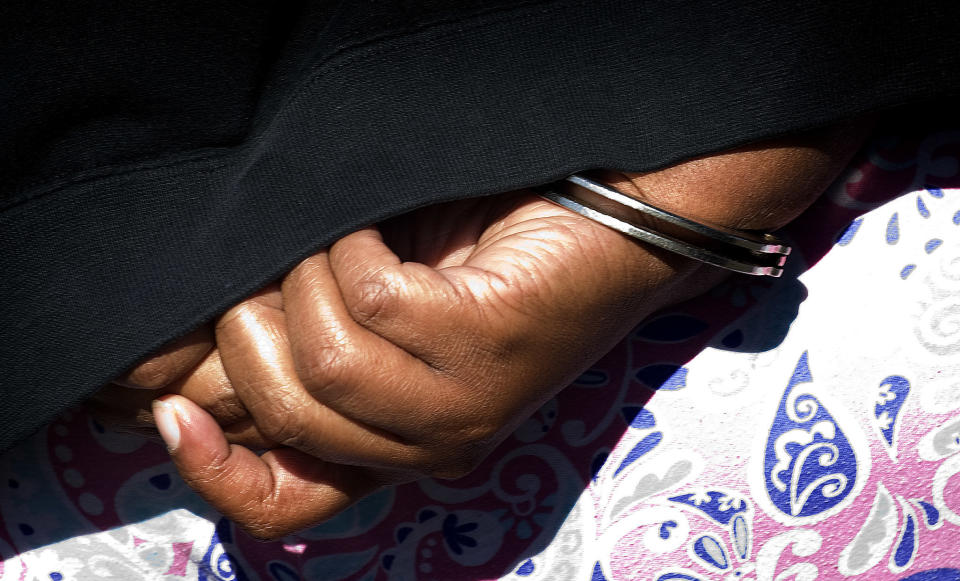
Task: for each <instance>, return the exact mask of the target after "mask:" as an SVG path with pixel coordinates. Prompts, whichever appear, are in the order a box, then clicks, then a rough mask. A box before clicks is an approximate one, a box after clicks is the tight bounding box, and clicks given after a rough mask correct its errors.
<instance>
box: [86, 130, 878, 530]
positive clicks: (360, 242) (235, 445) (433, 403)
mask: <svg viewBox="0 0 960 581" xmlns="http://www.w3.org/2000/svg"><path fill="white" fill-rule="evenodd" d="M865 128H866V124H865V123H858V124H855V125H851V126H844V127H834V128H831V129H827V130H821V131H818V132H815V133H811V134H808V135H804V136H800V137H792V138H785V139H780V140H776V141H770V142H766V143H762V144H758V145H754V146H751V147H746V148H741V149H738V150H735V151H731V152H726V153H723V154H717V155H711V156H705V157H703V158H699V159H695V160H691V161H688V162H685V163H681V164H678V165H675V166H672V167H669V168H666V169H664V170H660V171H657V172H651V173H648V174H619V173H614V172H607V173H605V174H601V179H603V180H604V181H606V182H607V183H609V184H611V185H613V186H614V187H617V188H618V189H620V190H621V191H624V192H626V193H628V194H630V195H633V196H636V197H637V198H640V199H645V200H647V201H650V202H651V203H653V204H655V205H657V206H659V207H662V208H664V209H667V210H671V211H674V212H676V213H678V214H681V215H684V216H687V217H690V218H692V219H695V220H699V221H703V222H707V223H711V224H716V225H723V226H729V227H734V228H747V229H758V230H771V229H776V228H778V227H780V226H783V225H785V224H787V223H788V222H790V221H791V220H792V219H794V218H795V217H796V216H797V215H798V214H799V213H800V212H802V211H803V210H804V209H805V208H807V207H808V206H809V205H810V204H811V203H812V202H813V200H815V199H816V197H818V196H819V195H820V193H821V192H822V191H823V190H824V189H825V188H826V187H827V185H829V183H830V182H831V181H832V180H833V179H834V178H835V177H836V175H837V173H839V171H840V170H841V169H842V168H843V167H844V166H845V165H846V163H847V162H848V160H849V158H850V156H851V155H852V154H853V152H854V151H855V150H856V148H857V147H858V146H859V144H860V142H861V141H862V139H863V135H864V133H865ZM705 193H708V194H705ZM586 265H588V266H586ZM725 276H726V274H725V273H724V272H723V271H720V270H719V269H716V268H713V267H710V266H706V265H702V264H700V263H695V262H693V261H689V260H687V259H684V258H682V257H679V256H675V255H671V254H669V253H666V252H661V251H659V250H658V249H654V248H651V247H648V246H646V245H644V244H640V243H637V242H635V241H633V240H631V239H628V238H626V237H624V236H622V235H620V234H619V233H617V232H614V231H612V230H610V229H608V228H606V227H604V226H601V225H599V224H596V223H594V222H592V221H589V220H587V219H584V218H582V217H580V216H577V215H575V214H572V213H571V212H568V211H567V210H565V209H563V208H560V207H558V206H555V205H553V204H550V203H548V202H545V201H543V200H541V199H540V198H538V197H536V196H534V195H533V194H531V193H529V192H513V193H510V194H505V195H502V196H496V197H491V198H484V199H476V200H465V201H462V202H456V203H451V204H444V205H441V206H435V207H431V208H426V209H423V210H420V211H417V212H413V213H411V214H409V215H405V216H401V217H399V218H396V219H394V220H391V221H389V222H387V223H385V224H381V225H379V226H374V227H369V228H365V229H363V230H360V231H358V232H355V233H353V234H351V235H348V236H346V237H344V238H343V239H341V240H339V241H338V242H336V243H335V244H333V245H332V246H331V247H330V248H329V249H326V250H324V251H322V252H320V253H318V254H316V255H314V256H312V257H310V258H308V259H307V260H305V261H304V262H303V263H301V264H300V265H298V266H297V267H296V268H295V269H294V270H293V271H291V272H290V273H289V274H288V275H287V276H286V277H284V279H283V280H282V281H279V282H278V283H276V284H274V285H271V286H270V287H268V288H266V289H264V290H263V291H261V292H259V293H257V294H256V295H254V296H253V297H250V298H249V299H247V300H246V301H244V302H242V303H240V304H239V305H236V306H235V307H234V308H232V309H231V310H229V311H228V312H227V313H225V314H224V315H223V316H221V317H220V318H219V319H218V321H217V322H216V323H215V325H214V326H213V327H205V328H203V329H200V330H198V331H196V332H195V333H193V334H191V335H190V336H188V337H186V338H184V339H181V340H180V341H178V342H176V343H175V344H172V345H171V346H170V348H168V349H165V350H163V351H162V352H160V353H158V354H157V355H155V356H153V357H152V358H149V359H147V360H145V361H144V362H143V363H141V364H140V365H138V366H137V367H135V368H134V369H133V370H131V371H130V372H129V373H128V374H127V375H125V376H124V377H123V378H122V380H121V381H122V383H124V384H126V385H128V386H129V385H137V386H140V387H145V388H150V389H149V390H143V389H139V390H136V389H130V388H129V387H121V386H119V385H115V386H110V387H107V388H105V389H104V390H103V391H101V392H100V393H99V394H98V395H97V396H96V397H95V398H94V400H93V401H92V403H91V405H92V406H94V408H95V409H96V410H97V411H98V412H99V413H100V414H101V415H104V416H108V417H109V418H111V419H112V420H113V422H114V423H115V424H119V425H122V426H125V427H127V428H132V429H138V430H146V429H151V426H152V425H153V424H152V422H153V421H154V420H155V421H156V422H157V423H158V425H159V427H160V431H161V433H162V435H163V437H164V439H165V441H166V442H167V445H168V449H169V450H170V453H171V457H172V459H173V461H174V463H175V464H176V466H177V468H178V469H179V471H180V473H181V474H182V475H183V477H184V479H185V480H186V482H187V483H189V484H190V485H191V486H192V487H193V488H194V489H195V490H197V492H198V493H200V494H201V495H202V496H204V498H206V499H207V500H208V501H209V502H210V503H211V504H212V505H213V506H214V507H216V508H217V509H218V510H220V511H221V512H223V513H224V514H225V515H227V516H228V517H230V518H231V519H233V520H234V521H235V522H237V523H238V524H239V525H240V526H241V527H243V528H245V529H246V530H247V531H248V532H250V533H251V534H253V535H254V536H257V537H259V538H276V537H279V536H282V535H284V534H288V533H290V532H293V531H296V530H299V529H302V528H304V527H307V526H310V525H311V524H314V523H316V522H320V521H323V520H325V519H328V518H330V517H332V516H334V515H335V514H337V513H338V512H339V511H341V510H343V509H344V508H346V507H347V506H349V505H350V504H352V503H353V502H355V501H356V500H358V499H360V498H362V497H363V496H365V495H367V494H369V493H371V492H372V491H374V490H376V489H377V488H379V487H381V486H385V485H391V484H397V483H401V482H407V481H411V480H414V479H418V478H423V477H428V476H433V477H445V478H446V477H457V476H460V475H463V474H466V473H468V472H470V471H471V470H472V469H473V468H474V467H475V466H476V465H477V464H478V463H479V462H480V461H481V460H482V459H483V458H484V457H485V456H486V455H487V454H488V453H489V452H490V451H491V450H492V449H493V448H494V447H496V445H497V444H499V443H500V442H501V441H502V440H503V439H504V438H505V437H506V436H507V435H508V434H509V433H510V432H511V431H512V430H513V429H514V428H515V427H516V426H517V425H518V424H519V423H520V422H522V421H523V420H524V419H525V418H526V417H528V416H529V415H530V414H531V413H532V412H533V411H535V410H536V409H537V408H538V407H539V406H540V405H542V404H543V403H544V402H545V401H546V400H547V399H549V398H550V397H552V396H553V395H554V394H555V393H556V392H557V391H559V390H560V389H561V388H562V387H563V386H565V385H567V384H568V383H569V382H570V381H572V380H573V379H574V378H575V377H576V376H577V375H578V374H579V373H580V372H582V371H583V370H584V369H585V368H586V367H588V366H589V365H590V364H591V363H592V362H593V361H595V360H596V359H598V358H599V357H600V356H602V355H603V354H604V353H605V352H606V351H607V350H609V349H610V348H611V347H612V346H613V345H614V344H615V343H616V342H617V341H619V340H620V339H621V338H622V337H623V336H624V335H625V334H626V333H628V332H629V331H630V329H632V328H633V327H634V326H636V324H637V323H639V322H640V321H641V320H642V319H643V318H645V317H646V316H648V315H649V314H651V313H652V312H654V311H655V310H657V309H659V308H662V307H663V306H665V305H668V304H671V303H675V302H679V301H681V300H683V299H685V298H689V297H692V296H695V295H697V294H699V293H701V292H703V291H704V290H707V289H708V288H710V287H712V286H714V285H715V284H716V283H717V282H719V281H720V280H722V279H723V278H724V277H725ZM157 390H160V391H162V393H164V394H166V395H164V396H163V397H161V398H160V399H159V400H158V401H157V402H155V403H154V404H153V412H154V414H155V415H154V416H151V414H150V412H149V411H148V402H149V401H150V400H151V399H153V398H154V397H156V396H157V394H158V392H157ZM267 448H269V451H267V452H266V453H262V454H259V455H258V454H257V453H254V452H253V451H251V450H252V449H254V450H256V449H267Z"/></svg>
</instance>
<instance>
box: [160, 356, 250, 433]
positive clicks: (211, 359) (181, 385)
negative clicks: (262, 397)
mask: <svg viewBox="0 0 960 581" xmlns="http://www.w3.org/2000/svg"><path fill="white" fill-rule="evenodd" d="M166 391H167V392H168V393H174V394H178V395H182V396H183V397H185V398H187V399H189V400H191V401H193V402H194V403H195V404H197V405H199V406H200V407H201V408H203V409H204V410H206V412H207V413H209V414H210V415H212V416H213V417H214V419H216V420H217V423H218V424H220V425H221V426H225V425H229V424H231V423H233V422H236V421H239V420H243V419H246V418H249V415H250V414H249V412H247V408H245V407H243V402H241V401H240V398H239V397H237V394H236V392H235V391H234V389H233V385H232V384H231V383H230V378H228V377H227V372H226V371H225V370H224V369H223V362H222V360H221V358H220V350H219V349H214V350H213V351H211V352H210V353H208V354H207V356H206V357H205V358H204V359H203V361H201V362H200V364H199V365H197V367H196V368H195V369H193V371H191V372H190V373H188V374H186V375H185V376H183V377H181V378H180V379H178V380H177V381H175V382H173V383H172V384H170V387H169V388H167V390H166Z"/></svg>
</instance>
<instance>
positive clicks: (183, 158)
mask: <svg viewBox="0 0 960 581" xmlns="http://www.w3.org/2000/svg"><path fill="white" fill-rule="evenodd" d="M549 2H550V0H530V1H528V2H525V3H524V4H522V5H521V6H520V7H517V6H511V7H509V8H501V9H491V10H488V11H483V12H475V13H473V14H471V15H470V16H469V17H468V18H470V19H476V18H479V17H482V16H485V15H488V14H497V13H500V14H502V16H501V17H500V18H497V19H493V20H483V21H482V22H473V23H467V24H466V26H463V25H464V19H456V18H446V19H441V20H438V21H433V22H431V23H429V24H422V25H419V26H415V27H412V28H411V29H408V30H403V31H396V32H393V33H390V34H384V35H381V36H378V37H375V38H372V39H367V40H365V41H363V42H357V43H354V44H351V45H348V46H345V47H342V48H340V49H338V50H337V51H336V52H334V53H333V54H331V55H330V56H329V57H327V58H326V59H324V60H323V61H321V62H320V63H318V64H317V65H315V67H314V70H313V71H312V72H311V74H310V75H309V76H308V77H307V79H306V80H305V81H304V82H303V84H302V85H301V86H300V87H299V88H298V89H296V90H295V91H294V92H293V93H292V94H291V95H290V96H289V97H288V98H287V99H286V100H285V101H284V102H283V103H282V105H281V106H280V107H279V108H278V111H282V110H284V109H286V108H287V107H290V106H294V105H296V104H297V103H299V102H300V101H302V100H303V99H304V98H306V97H307V96H308V95H309V91H310V90H311V89H312V88H313V87H314V86H315V85H316V83H318V82H319V81H320V80H321V79H322V78H323V77H324V76H326V75H329V74H331V73H335V72H337V71H339V70H341V69H342V68H344V67H346V66H348V65H349V64H351V63H353V62H355V61H357V60H361V59H369V58H374V57H377V56H380V55H383V54H385V53H389V52H391V51H395V50H397V49H399V48H401V47H403V46H406V45H407V44H408V43H395V44H391V45H390V46H385V47H381V48H380V49H379V50H369V51H364V50H363V49H364V48H369V47H373V46H376V45H378V44H382V43H388V42H390V41H392V40H395V39H397V38H400V39H406V40H408V41H410V42H412V41H413V39H411V38H410V37H411V36H421V35H422V34H423V33H425V32H426V33H429V32H432V31H435V30H438V29H439V30H441V32H440V33H439V34H438V35H437V38H440V39H443V38H449V37H450V36H453V35H455V34H459V33H462V32H464V31H465V30H473V29H476V28H478V27H482V26H486V25H490V24H495V23H499V22H502V21H504V20H507V19H514V18H529V17H531V16H533V15H535V14H537V13H539V14H541V15H543V14H548V13H550V12H554V11H556V10H557V9H560V8H564V7H567V6H572V5H577V4H585V3H586V2H584V1H583V0H576V1H569V2H556V3H553V5H552V6H550V7H544V8H542V9H541V10H538V11H537V12H536V13H535V12H531V11H530V10H529V9H530V8H531V7H536V6H538V5H543V4H547V3H549ZM450 24H460V25H461V27H459V28H458V29H457V30H453V31H448V32H446V33H443V32H442V29H443V28H444V27H445V26H448V25H450ZM334 64H335V66H333V65H334ZM270 126H271V123H267V124H266V125H265V127H264V130H263V131H261V132H260V133H258V134H252V135H249V136H248V138H247V140H246V141H244V142H242V143H241V144H240V145H237V146H233V147H205V148H202V149H197V150H193V151H189V152H181V153H180V154H176V155H174V156H172V157H168V158H166V159H162V160H150V161H146V162H141V163H135V164H132V165H122V166H106V167H99V168H94V169H90V170H87V171H84V172H80V173H79V174H77V175H74V176H73V177H71V178H67V179H65V180H64V181H60V182H59V183H54V184H49V185H48V186H47V187H45V188H44V187H40V186H41V184H44V182H43V181H37V182H32V183H29V184H27V185H24V186H22V188H18V189H22V190H30V191H22V192H21V193H20V195H18V196H17V195H15V196H13V199H12V200H10V201H9V202H8V203H6V204H4V205H3V206H0V212H2V213H6V212H8V211H11V210H13V209H14V208H16V207H18V206H22V205H24V204H27V203H28V202H31V201H33V200H38V199H40V198H44V197H47V196H50V195H51V194H55V193H57V192H58V191H60V190H63V189H65V188H68V187H71V186H75V185H79V184H84V183H89V182H94V181H97V180H101V179H108V178H110V177H116V176H123V175H129V174H132V173H138V172H149V171H152V170H159V169H164V168H168V167H173V166H176V165H181V164H182V165H185V166H186V165H188V164H190V163H203V162H204V161H209V160H215V159H219V158H223V157H227V156H229V155H231V154H234V153H236V152H238V151H242V150H243V149H244V148H245V147H246V144H247V143H249V142H250V141H256V140H257V139H258V138H259V136H260V135H262V134H263V133H265V132H266V128H269V127H270ZM32 188H38V189H36V190H34V189H32Z"/></svg>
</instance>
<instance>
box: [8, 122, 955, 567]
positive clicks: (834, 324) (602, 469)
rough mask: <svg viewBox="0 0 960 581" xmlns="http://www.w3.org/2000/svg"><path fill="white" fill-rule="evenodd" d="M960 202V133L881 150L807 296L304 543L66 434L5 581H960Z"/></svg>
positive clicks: (851, 185) (800, 246) (29, 457)
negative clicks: (260, 532)
mask: <svg viewBox="0 0 960 581" xmlns="http://www.w3.org/2000/svg"><path fill="white" fill-rule="evenodd" d="M958 188H960V132H956V131H943V130H929V131H927V130H924V131H923V132H918V133H917V134H916V135H907V134H901V135H896V136H886V137H881V138H877V139H876V140H875V141H874V142H873V143H872V145H871V146H870V147H869V148H868V149H867V150H866V151H865V152H864V153H863V154H862V155H861V156H859V157H858V158H857V159H856V160H855V161H854V163H853V164H852V165H851V167H850V169H849V170H848V171H847V172H846V173H845V175H844V176H843V177H842V178H841V179H840V180H838V182H837V183H836V184H834V186H833V187H832V188H831V190H830V191H829V192H828V193H827V194H826V195H825V196H824V197H823V199H821V200H820V201H819V202H818V203H817V204H816V206H815V207H814V208H812V209H811V210H810V211H809V212H808V213H807V214H805V215H804V216H803V217H801V219H799V220H798V221H797V222H795V223H794V224H793V225H791V227H790V228H788V230H787V232H786V236H787V237H788V238H789V239H790V240H791V242H792V243H794V244H795V246H796V249H797V250H796V251H795V253H794V255H793V256H791V259H790V261H789V263H788V264H789V269H790V271H791V273H792V275H787V276H785V277H784V278H782V279H779V280H777V281H771V280H760V279H755V278H748V277H740V278H737V279H735V280H731V281H730V282H727V283H725V284H724V285H722V286H721V287H719V288H717V289H715V290H714V291H712V292H711V293H709V294H708V295H707V296H705V297H701V298H700V299H697V300H695V301H691V302H689V303H687V304H684V305H682V306H680V307H677V308H673V309H669V310H667V311H664V312H661V313H659V314H658V315H656V316H655V317H653V318H651V319H649V320H648V321H646V322H644V323H643V324H641V325H640V326H639V327H638V328H637V329H636V330H635V331H634V332H633V333H632V334H631V335H630V336H629V337H627V338H626V339H625V340H624V341H622V342H621V343H620V344H619V345H618V346H617V347H616V348H615V349H614V350H613V351H611V353H610V354H608V355H607V356H606V357H605V358H604V359H603V360H601V361H600V362H598V363H597V364H596V365H595V366H594V367H593V368H592V369H591V370H590V371H588V372H586V373H584V374H583V375H582V376H581V377H580V379H579V380H578V381H577V382H576V383H574V384H573V385H572V386H570V387H569V388H568V389H566V390H565V391H564V392H562V393H561V394H560V395H559V396H558V397H556V398H555V399H554V400H552V401H550V402H549V403H548V404H547V405H545V406H544V407H543V408H542V409H541V410H540V411H539V412H538V413H537V414H535V416H534V417H532V418H531V419H530V420H528V421H527V422H526V423H525V424H524V425H523V426H522V427H521V428H520V429H519V430H518V431H517V432H516V433H515V434H514V435H513V436H512V437H511V438H510V440H509V441H507V442H506V443H505V444H504V445H503V446H501V447H500V448H499V449H498V450H497V451H496V452H495V453H494V454H493V455H492V456H491V457H490V458H489V459H488V461H487V462H486V463H485V464H484V465H483V466H482V467H481V468H480V469H478V470H477V471H476V472H475V473H474V474H472V475H470V476H468V477H466V478H462V479H459V480H455V481H439V480H427V481H423V482H420V483H416V484H411V485H407V486H402V487H398V488H395V489H389V490H384V491H381V492H379V493H377V494H375V495H373V496H371V497H369V498H367V499H366V500H364V501H363V502H361V503H359V504H358V505H356V506H354V507H353V508H351V509H349V510H348V511H347V512H345V513H343V514H342V515H340V516H339V517H337V518H335V519H333V520H331V521H329V522H327V523H325V524H323V525H320V526H318V527H315V528H313V529H311V530H308V531H306V532H304V533H302V534H300V535H296V536H293V537H290V538H287V539H284V540H282V541H278V542H273V543H258V542H255V541H253V540H251V539H250V538H248V537H246V536H245V535H243V534H242V533H239V532H238V531H237V530H236V529H235V527H234V526H233V525H232V524H231V523H229V522H228V521H226V520H224V519H222V518H221V517H219V516H218V515H217V514H216V513H215V512H213V511H212V510H211V509H210V508H209V507H208V506H207V505H205V504H204V503H203V502H202V501H201V500H199V499H198V498H197V497H196V496H195V495H194V494H193V493H192V492H191V491H189V489H187V488H186V487H185V485H184V484H183V483H182V482H181V481H180V480H179V478H178V477H177V476H176V473H175V471H174V470H173V468H172V466H171V465H170V464H169V463H168V462H167V461H166V460H165V454H164V452H163V450H162V449H161V448H160V447H159V446H156V445H153V444H147V443H144V442H143V441H141V440H139V439H137V438H135V437H132V436H124V435H118V434H111V433H109V432H104V431H103V430H102V428H100V427H99V426H97V424H96V423H95V422H93V421H91V420H90V418H89V417H87V416H86V415H85V414H84V413H82V412H74V413H72V414H66V415H64V416H63V417H61V418H60V419H59V420H58V421H57V422H55V423H53V424H51V425H50V426H49V427H48V428H47V429H45V430H44V431H43V432H41V433H39V434H37V435H36V436H35V437H34V438H32V439H31V440H28V441H26V442H24V443H23V444H22V445H20V446H18V447H17V448H16V449H14V450H12V451H11V452H9V453H7V454H5V455H3V456H2V457H0V491H2V492H0V524H2V527H0V556H2V557H3V564H2V568H0V581H10V580H24V579H42V580H44V581H47V580H74V579H76V580H88V579H91V580H92V579H122V580H131V579H198V580H213V579H262V580H276V581H288V580H294V579H310V580H312V579H321V580H335V579H344V580H354V581H360V580H363V581H367V580H374V579H398V580H416V579H422V580H427V579H440V580H461V579H495V578H504V579H512V580H518V581H519V580H524V579H531V580H532V579H540V580H566V579H570V580H609V581H614V580H618V581H619V580H630V579H653V580H658V581H667V580H693V579H699V580H721V579H722V580H744V579H753V580H757V581H759V580H780V579H796V580H814V579H827V580H829V579H844V578H863V579H871V580H873V579H878V580H885V579H910V580H911V581H932V580H960V357H958V355H960V189H958ZM864 213H865V214H864ZM861 214H863V215H862V216H860V215H861ZM858 216H860V217H858Z"/></svg>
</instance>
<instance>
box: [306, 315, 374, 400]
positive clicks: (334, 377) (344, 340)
mask: <svg viewBox="0 0 960 581" xmlns="http://www.w3.org/2000/svg"><path fill="white" fill-rule="evenodd" d="M294 359H295V361H296V368H297V376H298V377H299V378H300V381H301V382H302V383H303V385H304V387H305V388H306V389H307V391H308V392H309V393H310V395H311V396H313V397H314V398H316V399H319V400H321V401H325V402H328V403H329V402H330V401H331V398H333V399H335V398H337V397H339V396H340V395H342V394H341V393H340V392H339V391H340V388H341V387H342V386H344V385H349V384H350V383H351V378H353V377H354V376H355V374H356V373H357V372H358V371H360V370H362V369H363V368H364V365H365V359H364V356H363V354H362V352H361V350H360V349H359V348H358V347H357V346H356V345H355V344H354V342H353V341H352V340H351V339H350V337H349V336H348V334H347V333H346V332H345V331H343V330H342V328H336V329H334V328H330V329H329V332H327V333H318V334H317V336H315V337H313V338H312V339H311V340H310V341H309V342H308V343H307V344H306V345H304V346H303V347H302V348H300V349H298V353H297V355H296V356H295V357H294Z"/></svg>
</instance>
